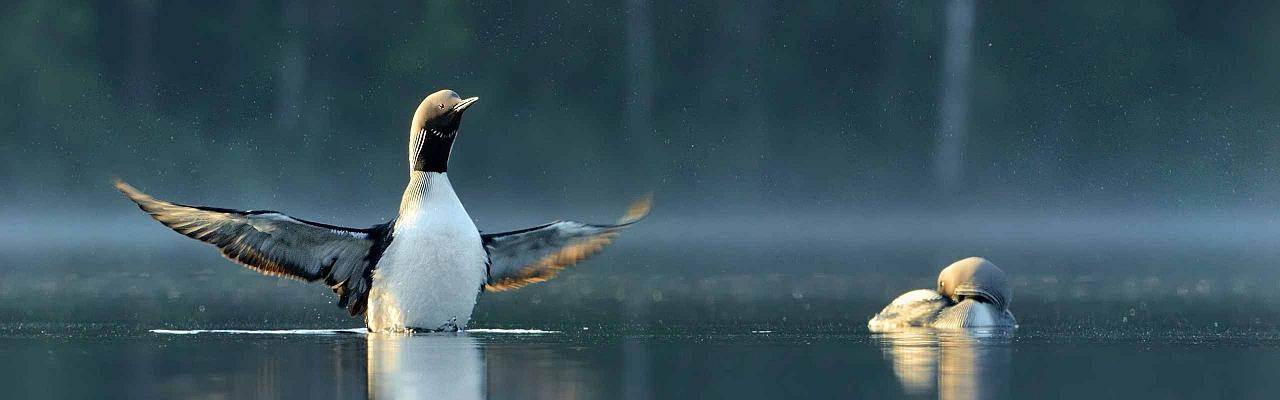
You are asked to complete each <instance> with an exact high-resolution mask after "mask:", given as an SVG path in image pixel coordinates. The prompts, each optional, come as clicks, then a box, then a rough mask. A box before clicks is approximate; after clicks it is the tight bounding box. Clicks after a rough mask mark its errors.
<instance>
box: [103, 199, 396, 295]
mask: <svg viewBox="0 0 1280 400" xmlns="http://www.w3.org/2000/svg"><path fill="white" fill-rule="evenodd" d="M115 187H116V189H118V190H120V192H121V193H124V195H125V196H128V197H129V199H130V200H133V202H134V203H137V204H138V207H139V208H141V209H142V211H146V212H147V213H148V214H151V217H152V218H155V220H156V221H160V223H162V224H164V225H165V226H167V227H169V228H170V229H173V230H174V231H175V232H178V233H181V234H183V235H186V236H187V237H190V238H192V239H196V240H199V241H202V242H205V243H209V244H212V245H214V246H217V247H218V249H219V250H221V251H222V255H224V256H226V257H227V258H229V259H231V260H233V261H236V262H238V263H240V264H243V265H244V266H246V267H249V268H250V269H252V270H255V271H258V272H261V273H263V274H266V275H271V276H281V277H288V278H295V279H301V280H305V281H308V282H313V281H318V280H322V279H323V280H324V283H325V284H326V285H329V287H330V288H332V289H333V291H334V293H336V294H337V295H338V297H339V300H338V306H339V307H342V308H348V305H350V312H351V315H358V314H360V313H363V312H364V309H365V305H366V301H367V298H368V292H369V286H370V283H371V276H372V272H373V265H374V264H375V263H376V262H377V259H378V257H380V256H381V254H382V250H385V249H386V245H387V243H389V241H390V236H391V229H390V226H391V224H390V223H387V224H383V225H378V226H374V227H372V228H368V229H353V228H343V227H340V226H333V225H325V224H320V223H316V222H310V221H305V220H300V219H297V218H293V217H290V216H288V215H284V214H281V213H278V212H275V211H240V210H232V209H226V208H214V207H199V206H188V205H182V204H174V203H170V202H167V201H163V200H157V199H154V198H152V197H151V196H148V195H147V194H146V193H142V192H140V191H138V189H135V188H134V187H133V186H129V184H127V183H124V182H123V181H119V180H117V181H116V182H115Z"/></svg>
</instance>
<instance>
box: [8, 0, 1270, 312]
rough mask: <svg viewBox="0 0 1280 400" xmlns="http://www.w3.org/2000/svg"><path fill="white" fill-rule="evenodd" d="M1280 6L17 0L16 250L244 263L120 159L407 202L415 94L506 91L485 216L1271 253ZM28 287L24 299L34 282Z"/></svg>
mask: <svg viewBox="0 0 1280 400" xmlns="http://www.w3.org/2000/svg"><path fill="white" fill-rule="evenodd" d="M1276 21H1280V3H1276V2H1254V3H1236V2H1229V3H1214V2H1194V1H1162V2H1136V3H1130V2H1112V1H1073V2H1049V3H1041V2H1036V3H1034V4H1033V3H1019V2H1015V3H1007V4H995V3H990V2H980V1H978V2H975V1H963V0H962V1H953V2H909V1H869V2H854V3H851V4H837V3H831V2H824V1H745V2H719V3H716V2H674V3H662V2H648V1H644V0H624V1H618V2H605V3H581V2H573V1H567V2H566V1H561V2H506V1H476V2H453V1H439V2H437V1H432V2H360V3H343V2H334V1H301V0H285V1H249V0H235V1H225V2H194V3H193V2H171V1H159V0H103V1H47V0H16V1H8V2H4V3H3V4H0V32H2V34H0V88H3V93H4V96H3V97H4V98H5V100H6V101H5V103H6V106H5V107H0V144H2V147H0V188H3V189H0V206H2V207H0V224H2V225H3V226H4V227H5V229H3V232H0V252H4V253H6V255H0V262H3V263H4V264H7V265H0V274H5V273H8V274H14V273H15V272H14V271H18V270H23V269H24V268H25V269H28V270H32V271H34V270H48V269H49V268H51V267H49V265H52V264H55V262H49V261H47V260H48V257H50V255H49V254H48V253H55V252H56V253H70V252H73V251H71V250H70V249H68V247H76V251H79V252H87V254H89V255H86V256H84V258H74V257H72V256H64V257H68V258H61V259H58V260H59V261H57V262H56V264H58V265H63V264H66V265H74V264H75V262H74V260H84V259H90V260H99V259H102V258H106V259H119V260H118V261H119V262H121V263H128V262H132V261H131V260H133V258H132V257H133V256H135V255H137V254H136V253H127V252H126V253H121V252H120V251H119V249H120V248H121V247H129V246H134V247H136V246H143V247H146V246H154V247H156V248H168V247H170V246H173V245H174V244H175V243H181V244H182V247H178V249H180V250H181V251H182V253H184V254H185V253H195V252H201V251H202V252H201V253H199V254H200V255H201V256H207V257H206V258H200V259H199V260H200V262H203V263H209V264H210V266H209V267H208V268H209V270H218V271H222V270H226V271H228V273H230V271H231V270H234V268H232V267H230V266H228V265H221V264H218V262H220V261H217V262H215V261H213V260H215V259H216V255H214V254H213V251H212V250H210V249H204V248H201V247H200V246H199V245H197V244H195V243H187V242H182V241H180V239H179V238H176V237H173V235H172V234H171V233H168V232H167V231H164V230H163V228H161V227H159V226H158V225H156V224H154V223H152V222H150V221H147V220H145V217H144V216H143V215H142V214H140V213H139V212H138V211H137V210H136V209H135V208H133V207H132V206H131V205H130V204H128V203H127V202H126V201H125V200H123V199H122V198H120V197H119V196H118V194H117V193H115V192H114V191H113V190H111V189H110V187H109V182H110V179H111V178H112V177H117V176H118V177H121V178H124V179H126V180H128V181H130V182H131V183H133V184H135V185H137V186H138V187H140V188H141V189H143V190H145V191H148V192H150V193H152V194H153V195H155V196H157V197H160V198H165V199H170V200H174V201H178V202H185V203H196V204H208V205H216V206H223V207H233V208H256V209H263V208H266V209H276V210H281V211H284V212H287V213H289V214H292V215H296V216H298V217H302V218H307V219H312V220H318V221H324V222H330V223H334V224H341V225H348V226H368V225H371V224H373V223H377V222H381V221H384V220H387V219H389V218H390V217H392V216H393V213H394V212H395V210H396V205H397V202H398V201H399V196H400V193H401V191H402V190H403V184H404V183H405V181H406V172H405V170H406V160H405V155H404V153H405V146H406V140H407V133H408V132H407V127H408V124H409V120H410V117H411V116H412V113H413V110H414V107H416V105H417V104H418V102H419V101H420V100H421V99H422V97H423V96H425V95H426V94H428V93H430V92H432V91H434V90H437V89H441V88H450V89H454V90H456V91H458V92H459V93H460V94H461V95H463V96H479V97H480V98H481V101H480V103H478V104H477V106H476V107H474V108H473V109H472V111H471V112H469V113H468V114H467V118H466V119H465V121H464V123H463V127H462V131H461V136H460V139H459V141H458V143H457V146H456V147H455V149H454V155H453V160H452V163H451V168H450V172H449V173H450V175H451V177H452V180H453V182H454V185H455V187H456V188H457V190H458V192H459V195H460V196H461V197H462V200H463V202H464V203H465V204H467V206H468V209H469V211H471V213H472V215H473V216H474V217H475V218H476V219H477V224H478V225H479V226H480V227H481V228H482V229H485V230H502V229H508V228H518V227H522V226H526V225H529V224H534V223H540V222H544V221H546V220H550V219H556V218H573V219H584V220H588V221H609V220H610V219H611V218H613V216H614V215H615V213H618V212H621V210H622V209H624V208H625V206H626V204H627V202H628V201H629V200H630V199H632V198H634V197H636V196H639V195H640V194H642V193H644V192H648V191H653V192H655V193H656V199H657V208H656V211H655V213H654V217H653V218H651V221H649V222H647V223H646V225H641V226H640V227H638V228H637V229H635V230H634V232H633V233H629V236H628V237H627V238H624V241H625V240H636V242H634V243H636V244H634V245H632V246H630V247H627V248H626V249H624V250H618V251H619V252H620V253H621V254H620V255H616V256H614V257H617V258H606V260H615V261H616V260H619V259H629V258H625V257H628V256H630V257H634V256H636V254H639V253H643V252H646V251H652V249H653V248H654V247H653V246H659V245H668V246H684V247H692V248H697V247H700V246H707V247H717V248H719V249H720V251H724V252H728V253H734V254H735V255H734V256H732V257H727V258H726V257H724V256H723V255H721V256H706V259H717V258H719V259H723V260H726V261H723V262H724V263H726V264H727V263H729V262H732V261H744V262H756V263H763V264H767V265H761V266H758V267H757V269H758V270H760V271H786V270H789V268H793V267H794V268H804V267H796V266H795V265H793V264H804V265H827V266H829V267H821V266H820V267H809V268H811V269H818V270H823V271H828V272H830V270H835V269H838V268H839V267H838V266H839V265H842V264H868V263H870V264H874V263H873V262H870V261H868V260H867V259H850V258H843V257H838V256H831V257H830V258H829V259H826V260H825V261H823V262H825V264H823V263H816V262H813V260H811V259H806V258H804V257H799V256H797V254H804V253H806V252H807V251H809V250H812V249H813V248H815V247H823V246H826V247H836V248H840V247H844V246H848V245H849V244H850V243H866V242H874V241H876V240H885V239H888V240H897V241H898V242H902V243H907V242H911V241H913V240H917V239H920V238H922V237H924V238H932V239H936V240H948V239H949V238H953V237H957V236H959V237H969V238H971V237H977V238H979V239H981V240H989V242H1001V243H1005V242H1019V241H1035V242H1038V243H1058V242H1061V241H1072V240H1075V241H1085V242H1089V243H1095V242H1099V241H1100V242H1126V241H1128V242H1126V243H1132V242H1137V243H1138V244H1142V243H1144V242H1143V241H1144V240H1146V241H1147V242H1150V243H1147V244H1148V245H1152V244H1151V243H1155V244H1154V246H1164V247H1159V249H1160V251H1165V250H1169V249H1174V248H1177V247H1178V246H1182V245H1185V244H1188V243H1202V242H1205V241H1211V240H1223V241H1224V242H1226V243H1230V244H1232V245H1235V246H1239V245H1242V244H1243V245H1246V246H1255V248H1256V247H1259V246H1271V245H1274V244H1277V239H1275V238H1276V237H1277V235H1276V233H1278V232H1280V230H1278V229H1277V228H1275V223H1276V222H1277V221H1276V219H1275V217H1274V215H1276V214H1277V213H1278V211H1277V210H1280V174H1278V173H1277V171H1276V168H1277V166H1280V90H1277V89H1278V88H1280V73H1277V71H1280V46H1277V45H1276V43H1280V24H1277V23H1276ZM143 239H147V240H151V239H155V240H159V242H158V244H148V245H140V244H138V243H137V242H138V241H140V240H143ZM75 240H83V241H84V243H90V242H92V243H106V244H109V245H106V244H104V245H100V246H101V247H94V246H90V245H79V244H77V245H70V244H69V243H68V241H72V242H74V241H75ZM859 240H861V241H859ZM640 243H648V244H647V245H645V244H640ZM760 243H765V244H766V245H767V246H776V247H777V248H779V249H782V250H779V251H773V252H771V251H770V250H767V249H766V248H765V247H759V246H757V245H758V244H760ZM965 243H969V242H964V241H963V240H961V242H958V243H957V242H951V243H950V244H949V245H948V246H949V247H947V248H948V249H949V250H924V253H925V255H924V256H921V257H920V258H922V259H925V260H928V262H919V263H917V264H918V267H911V268H914V269H912V271H915V272H916V273H918V275H919V276H924V277H925V278H924V283H928V282H929V280H928V279H930V278H928V277H927V275H929V274H932V273H934V272H931V271H936V270H937V269H936V268H937V267H938V266H940V265H945V262H948V261H950V260H954V259H956V258H959V257H960V256H965V255H969V254H968V253H971V252H973V253H976V252H979V251H982V250H988V251H990V250H992V249H993V247H982V246H970V245H966V244H965ZM984 243H986V242H984ZM646 246H648V247H646ZM752 246H756V247H752ZM196 249H200V250H196ZM743 249H751V250H752V251H746V250H743ZM738 250H743V251H738ZM1059 250H1061V249H1059ZM704 251H709V250H704ZM753 251H754V252H753ZM735 252H736V253H735ZM1064 252H1065V251H1064ZM36 253H40V254H39V255H37V254H36ZM206 253H207V254H206ZM996 253H997V255H1000V254H999V253H998V252H996ZM1032 253H1034V252H1023V253H1011V254H1004V255H1003V256H1004V257H1005V258H1004V260H1013V261H1014V262H1013V263H1014V264H1017V263H1023V262H1024V261H1025V262H1026V263H1030V262H1031V261H1030V260H1034V259H1035V257H1033V256H1032V255H1031V254H1032ZM697 254H702V253H697V251H693V252H688V253H681V252H674V253H671V252H668V253H666V255H665V257H669V258H670V260H666V261H664V262H663V263H665V264H668V265H670V264H674V263H677V262H678V260H680V259H682V258H683V259H687V258H686V257H684V256H690V257H692V256H694V255H697ZM984 254H987V253H984ZM1019 254H1020V255H1021V256H1019ZM756 256H761V257H765V258H763V260H764V261H761V260H762V259H761V258H759V257H756ZM733 257H737V258H733ZM1020 257H1021V258H1020ZM1171 257H1172V256H1171ZM1268 257H1270V255H1268ZM143 258H147V257H143ZM150 258H151V259H152V262H160V261H156V260H155V257H150ZM1174 258H1176V257H1174ZM1193 258H1194V257H1193ZM1264 258H1265V257H1264ZM1194 259H1197V260H1199V259H1200V258H1194ZM1265 259H1266V260H1272V259H1271V258H1265ZM996 260H997V262H998V263H999V262H1001V261H1002V260H1001V259H999V258H996ZM912 261H913V262H917V261H919V260H912ZM1148 261H1149V262H1154V261H1150V260H1148ZM1006 262H1008V261H1006ZM1108 262H1109V261H1108ZM1163 262H1164V261H1161V263H1163ZM642 264H644V265H650V264H659V262H658V261H653V260H650V261H645V262H643V263H642ZM1256 264H1259V263H1257V262H1251V263H1250V265H1256ZM1263 264H1265V265H1273V264H1272V263H1271V262H1270V261H1267V262H1265V263H1263ZM622 265H623V266H622V267H620V268H624V269H625V268H627V264H626V263H623V264H622ZM1001 265H1006V264H1003V263H1002V264H1001ZM1059 265H1060V264H1059ZM219 268H221V269H219ZM672 268H674V267H672ZM732 268H734V267H732V266H724V265H720V266H716V267H710V268H707V269H706V271H709V272H708V273H710V272H717V271H719V272H723V271H724V270H726V269H732ZM1007 269H1008V268H1007ZM54 270H58V269H54ZM70 270H74V271H76V272H75V274H76V275H74V276H75V277H83V276H84V275H83V274H85V273H87V272H84V271H85V270H84V269H83V268H80V269H78V270H77V269H74V268H73V267H64V268H63V269H61V270H58V271H63V272H66V271H70ZM110 270H128V268H123V267H122V268H115V267H112V268H110ZM683 271H685V272H672V274H675V275H677V276H678V275H680V274H682V273H686V272H687V271H688V270H683ZM236 272H241V271H236ZM633 272H634V271H633ZM61 273H62V272H59V274H61ZM219 273H222V272H219ZM244 275H245V276H248V275H249V274H247V273H245V274H244ZM8 276H10V277H13V276H14V275H8ZM235 276H240V275H235ZM588 276H589V275H588ZM915 277H916V276H912V278H915ZM50 279H53V280H54V281H56V282H72V281H75V278H66V277H65V276H63V275H56V276H55V278H50ZM121 279H123V278H121ZM254 279H258V278H256V277H254ZM602 279H603V278H602ZM804 279H811V280H812V282H809V281H804V282H808V283H804V282H802V283H804V284H797V285H798V286H804V285H808V284H811V283H815V282H831V281H832V280H831V279H828V278H824V277H818V278H812V277H810V278H804ZM903 279H905V278H903ZM1037 279H1038V278H1037ZM1054 279H1055V282H1056V281H1057V279H1058V278H1054ZM1064 279H1065V278H1064ZM1135 279H1139V281H1138V282H1140V283H1141V282H1147V281H1142V280H1141V279H1142V278H1135ZM1196 279H1199V278H1196ZM1223 279H1227V278H1223ZM1230 279H1236V281H1230V282H1237V281H1241V282H1245V284H1255V285H1262V286H1261V287H1260V288H1257V289H1256V290H1254V289H1248V290H1254V291H1252V292H1250V293H1255V294H1257V293H1272V292H1275V290H1272V289H1275V286H1278V285H1277V284H1276V281H1273V280H1264V281H1262V282H1263V283H1257V282H1258V281H1257V280H1256V279H1252V278H1250V277H1249V275H1247V274H1246V275H1240V276H1237V277H1236V278H1230ZM4 280H5V281H9V282H10V283H9V284H8V286H3V285H0V297H3V298H10V299H13V298H19V297H23V296H24V295H21V294H20V292H21V291H22V290H25V289H24V288H23V287H21V285H18V284H17V283H13V281H14V280H13V279H7V278H6V279H4ZM265 281H266V280H264V282H265ZM1031 282H1032V283H1027V281H1025V280H1024V281H1023V284H1024V285H1028V284H1033V283H1034V282H1039V281H1036V280H1034V279H1033V280H1032V281H1031ZM1189 282H1190V283H1188V284H1187V285H1185V286H1186V287H1184V288H1183V289H1186V290H1188V291H1190V292H1191V293H1196V292H1197V289H1196V288H1197V287H1198V286H1195V285H1196V282H1198V281H1197V280H1195V279H1193V280H1191V281H1189ZM1214 282H1217V281H1214ZM1227 282H1228V281H1223V283H1220V284H1216V285H1217V286H1214V287H1217V288H1220V287H1225V286H1230V285H1231V284H1230V283H1227ZM1211 283H1212V282H1211ZM1237 283H1239V282H1237ZM103 285H104V286H103V288H100V290H101V291H104V292H110V291H112V289H111V288H110V285H108V284H107V283H103ZM174 285H175V287H181V286H183V285H184V282H180V280H179V281H178V282H175V283H174ZM273 285H274V284H273ZM548 285H554V283H553V284H548ZM762 285H763V284H762ZM867 285H868V290H872V289H874V290H879V291H878V292H876V293H875V296H871V297H876V296H883V295H884V294H883V293H881V292H880V291H883V292H901V291H903V290H899V289H900V288H898V287H892V288H883V287H880V286H882V285H879V284H875V285H872V284H870V283H868V284H867ZM1114 285H1121V284H1120V283H1114ZM581 286H590V285H582V284H579V287H581ZM713 286H714V285H713ZM765 286H768V285H765ZM872 286H875V287H872ZM921 286H924V285H921ZM1050 286H1052V285H1050ZM1211 286H1213V285H1211ZM59 287H62V288H65V286H58V285H56V284H54V286H53V288H47V290H45V291H44V292H41V293H43V294H44V295H45V296H49V297H54V296H56V295H57V294H58V293H64V292H62V291H60V290H62V289H59ZM551 287H553V288H554V287H559V286H551ZM1081 287H1084V288H1089V287H1093V286H1091V285H1089V284H1087V282H1086V283H1085V284H1081ZM6 288H7V289H6ZM841 288H843V289H841ZM309 289H315V290H313V292H315V296H316V297H315V298H316V299H320V298H322V297H320V296H322V295H324V296H327V295H325V294H323V293H320V292H322V291H323V290H320V289H317V288H309ZM845 289H848V288H846V287H837V288H835V289H831V291H832V293H835V292H838V291H839V290H845ZM903 289H905V288H903ZM1167 289H1169V291H1170V292H1173V290H1174V288H1172V287H1170V288H1167ZM140 290H143V291H145V290H146V289H140ZM548 290H549V289H548ZM743 290H746V289H743ZM1062 290H1064V291H1067V292H1064V293H1068V292H1069V291H1068V289H1062ZM1153 290H1154V289H1153ZM1210 290H1214V289H1213V288H1211V289H1210ZM1223 290H1225V289H1223ZM1248 290H1246V291H1248ZM689 291H690V292H694V293H696V292H698V291H699V289H697V288H693V289H689ZM21 293H25V292H21ZM308 293H310V292H308ZM645 293H646V294H645V295H644V296H643V297H644V298H656V299H661V298H662V295H661V294H659V295H657V297H654V296H651V295H650V294H651V293H650V292H645ZM780 293H782V294H780V295H779V296H782V298H789V299H790V298H794V299H796V300H798V299H800V298H802V297H804V296H803V294H796V293H795V292H794V291H791V292H788V291H785V290H784V291H782V292H780ZM158 296H162V295H158ZM525 296H533V295H525ZM171 297H172V296H171ZM1273 297H1274V296H1273ZM517 298H522V297H517ZM877 298H878V297H877ZM317 301H318V300H317ZM877 301H879V300H877ZM18 307H32V306H30V305H29V304H28V305H23V306H18ZM806 309H807V308H806ZM201 310H203V306H201ZM872 311H874V310H872ZM27 312H28V313H31V311H30V309H27ZM855 313H856V314H857V315H859V316H861V315H864V312H863V310H857V311H856V312H855Z"/></svg>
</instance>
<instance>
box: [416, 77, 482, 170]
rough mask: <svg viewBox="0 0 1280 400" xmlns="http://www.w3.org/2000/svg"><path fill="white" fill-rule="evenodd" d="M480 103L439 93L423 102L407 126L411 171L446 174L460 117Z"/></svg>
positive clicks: (452, 93)
mask: <svg viewBox="0 0 1280 400" xmlns="http://www.w3.org/2000/svg"><path fill="white" fill-rule="evenodd" d="M479 99H480V98H479V97H472V98H468V99H463V98H461V97H459V96H458V94H457V93H455V92H454V91H452V90H441V91H438V92H435V93H432V94H431V95H430V96H427V98H425V99H422V103H421V104H419V105H418V110H417V111H416V112H414V113H413V122H412V123H410V124H409V168H410V170H412V171H424V172H445V170H446V169H447V168H448V166H449V151H450V150H452V149H453V140H454V138H456V137H457V136H458V126H459V125H461V124H462V113H463V112H464V111H466V110H467V108H470V107H471V105H472V104H474V103H475V102H476V100H479Z"/></svg>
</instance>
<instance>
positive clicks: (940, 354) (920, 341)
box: [875, 329, 1013, 399]
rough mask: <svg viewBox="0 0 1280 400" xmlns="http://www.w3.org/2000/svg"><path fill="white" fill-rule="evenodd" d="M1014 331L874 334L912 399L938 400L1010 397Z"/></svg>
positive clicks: (989, 330) (933, 331)
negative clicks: (932, 397) (929, 398)
mask: <svg viewBox="0 0 1280 400" xmlns="http://www.w3.org/2000/svg"><path fill="white" fill-rule="evenodd" d="M1012 334H1013V331H1012V330H1011V329H968V330H956V331H935V330H931V329H916V330H905V331H900V332H893V333H884V334H878V335H876V336H875V337H876V339H877V340H878V341H879V342H880V343H881V345H882V349H883V350H884V354H885V358H886V359H888V360H889V361H890V362H891V363H893V373H894V375H897V377H898V381H899V382H901V383H902V387H903V390H904V391H906V392H907V393H909V394H917V395H918V394H927V393H929V392H931V391H933V390H934V389H935V388H936V390H937V392H938V398H940V399H987V398H1003V397H1008V393H1009V385H1008V377H1009V359H1010V352H1009V346H1008V344H1009V339H1010V338H1011V337H1012Z"/></svg>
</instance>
